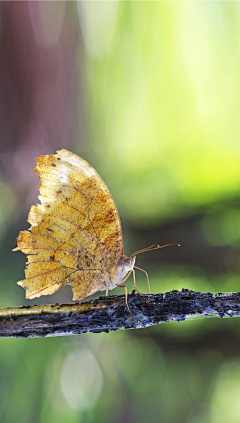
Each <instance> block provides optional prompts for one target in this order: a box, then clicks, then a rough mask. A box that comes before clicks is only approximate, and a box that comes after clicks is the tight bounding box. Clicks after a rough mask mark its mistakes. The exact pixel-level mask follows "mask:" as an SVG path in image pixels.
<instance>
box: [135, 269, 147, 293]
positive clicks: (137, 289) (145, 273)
mask: <svg viewBox="0 0 240 423" xmlns="http://www.w3.org/2000/svg"><path fill="white" fill-rule="evenodd" d="M134 267H135V269H138V270H141V272H144V273H145V275H146V278H147V283H148V289H149V294H150V295H151V288H150V282H149V278H148V274H147V272H146V270H143V269H140V267H137V266H134ZM133 281H134V276H133ZM133 283H134V286H135V287H136V283H135V282H133ZM136 288H137V287H136ZM137 291H138V289H137ZM138 292H139V291H138ZM139 294H140V292H139Z"/></svg>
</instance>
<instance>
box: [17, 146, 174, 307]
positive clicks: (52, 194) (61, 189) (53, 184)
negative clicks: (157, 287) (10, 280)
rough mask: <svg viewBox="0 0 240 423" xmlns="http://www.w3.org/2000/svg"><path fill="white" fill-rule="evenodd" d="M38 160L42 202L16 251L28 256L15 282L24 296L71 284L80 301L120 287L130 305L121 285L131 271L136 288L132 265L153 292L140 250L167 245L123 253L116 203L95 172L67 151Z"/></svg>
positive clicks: (42, 293) (34, 209) (37, 167)
mask: <svg viewBox="0 0 240 423" xmlns="http://www.w3.org/2000/svg"><path fill="white" fill-rule="evenodd" d="M36 161H37V166H36V168H35V169H34V170H35V171H36V172H37V174H38V175H39V178H40V181H41V182H40V186H39V191H40V194H41V195H40V196H39V197H38V198H39V200H40V204H37V205H36V206H34V205H33V206H32V207H31V209H30V212H29V215H28V222H29V223H30V224H31V227H30V229H29V230H25V231H21V232H20V234H19V236H18V239H17V245H18V246H17V248H15V249H14V250H13V251H18V250H21V251H22V252H23V253H25V254H27V259H28V261H27V267H26V270H25V279H24V280H21V281H19V282H17V283H18V284H19V285H20V286H22V287H23V288H25V289H26V298H29V299H31V298H35V297H40V296H41V295H50V294H53V293H54V292H56V291H57V290H59V289H60V288H62V287H63V286H64V285H66V284H70V285H71V288H72V292H73V300H76V301H79V302H80V301H82V300H83V299H84V298H85V297H87V296H89V295H92V294H94V293H95V292H98V291H103V290H106V291H107V292H108V290H110V289H113V288H115V287H117V286H122V287H124V288H125V298H126V305H127V307H128V309H129V306H128V303H127V286H126V285H122V284H123V282H124V281H125V280H126V279H127V278H128V276H129V275H130V274H131V273H132V272H133V276H134V285H135V288H136V289H137V287H136V282H135V273H134V268H137V269H139V270H142V271H143V272H144V273H145V274H146V276H147V281H148V287H149V292H151V291H150V284H149V279H148V275H147V272H145V270H143V269H140V268H138V267H136V266H135V261H136V254H139V253H141V252H144V251H150V250H154V249H158V248H163V247H164V246H160V245H158V244H154V245H151V246H150V247H148V248H145V249H142V250H139V251H136V252H135V253H134V254H132V255H131V256H129V257H128V256H125V255H124V254H123V243H122V229H121V222H120V218H119V214H118V211H117V207H116V205H115V202H114V200H113V197H112V195H111V193H110V191H109V189H108V187H107V186H106V184H105V182H104V181H103V180H102V178H101V177H100V176H99V175H98V173H97V172H96V170H95V169H94V168H93V167H92V166H90V164H88V163H87V162H86V161H85V160H83V159H82V158H81V157H79V156H77V155H76V154H73V153H71V152H70V151H67V150H65V149H62V150H60V151H57V153H56V154H55V155H52V154H48V155H44V156H40V157H38V158H37V159H36ZM168 245H172V244H168ZM173 245H178V244H173ZM129 311H130V309H129ZM130 313H131V311H130ZM131 314H132V313H131Z"/></svg>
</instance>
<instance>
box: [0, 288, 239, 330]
mask: <svg viewBox="0 0 240 423" xmlns="http://www.w3.org/2000/svg"><path fill="white" fill-rule="evenodd" d="M128 305H129V308H130V310H131V312H132V314H133V316H131V314H130V313H129V311H128V309H127V307H126V304H125V296H124V295H119V296H110V297H100V298H98V299H96V300H92V301H87V302H84V303H81V304H62V305H58V304H56V305H43V306H28V307H11V308H6V309H0V337H16V338H18V337H19V338H27V337H31V338H34V337H45V336H63V335H77V334H81V333H87V332H94V333H99V332H109V331H112V330H119V329H139V328H146V327H148V326H152V325H156V324H159V323H163V322H172V321H177V322H180V321H183V320H186V319H187V318H194V317H197V316H206V317H207V316H213V317H221V318H223V317H238V316H240V292H233V293H218V294H216V293H210V292H206V293H204V292H195V291H189V290H187V289H183V290H182V291H171V292H166V293H165V294H156V295H142V294H136V293H135V292H134V291H133V292H132V294H130V295H129V296H128Z"/></svg>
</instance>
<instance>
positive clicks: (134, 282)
mask: <svg viewBox="0 0 240 423" xmlns="http://www.w3.org/2000/svg"><path fill="white" fill-rule="evenodd" d="M132 272H133V285H134V286H135V288H136V291H137V292H138V294H141V292H139V290H138V288H137V285H136V275H135V270H134V269H133V270H132Z"/></svg>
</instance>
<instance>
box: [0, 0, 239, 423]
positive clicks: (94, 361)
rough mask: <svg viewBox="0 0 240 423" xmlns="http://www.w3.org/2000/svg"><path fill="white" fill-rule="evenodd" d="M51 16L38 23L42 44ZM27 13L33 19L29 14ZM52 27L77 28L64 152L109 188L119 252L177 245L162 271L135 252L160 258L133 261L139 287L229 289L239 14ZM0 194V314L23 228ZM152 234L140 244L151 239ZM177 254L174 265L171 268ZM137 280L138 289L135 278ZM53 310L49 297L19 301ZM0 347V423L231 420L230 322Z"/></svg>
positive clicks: (75, 12)
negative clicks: (120, 237) (73, 113)
mask: <svg viewBox="0 0 240 423" xmlns="http://www.w3.org/2000/svg"><path fill="white" fill-rule="evenodd" d="M57 5H58V3H56V4H55V5H54V3H53V6H51V15H50V17H51V19H50V21H49V20H47V21H46V22H48V23H49V22H50V24H48V25H47V26H46V25H45V26H44V31H45V34H46V33H49V34H48V35H49V37H50V36H51V40H52V42H53V41H54V40H55V35H56V34H55V35H54V7H56V8H57V7H58V6H57ZM64 10H65V9H64V6H63V5H61V10H60V12H61V13H59V15H58V17H57V18H56V31H58V32H57V33H58V35H59V31H60V30H61V28H62V26H61V25H62V21H63V18H64ZM41 13H42V14H41V16H42V19H44V13H45V12H44V7H43V9H42V11H41ZM52 14H53V15H52ZM66 16H67V18H68V19H74V18H76V16H77V17H78V18H79V28H80V29H81V37H82V43H83V45H81V46H80V47H79V62H80V65H79V85H81V90H80V94H79V103H82V109H81V110H84V112H83V113H84V119H83V117H82V116H81V119H82V121H84V122H85V125H86V128H85V132H84V131H83V132H82V133H81V134H80V135H79V134H78V139H79V141H78V142H76V143H75V148H73V150H74V152H76V153H78V154H79V155H80V156H82V157H84V158H85V159H87V160H88V161H89V162H90V163H91V164H92V165H93V166H94V167H95V168H96V169H97V171H98V172H99V174H100V175H101V176H102V177H103V179H104V180H105V181H106V183H107V185H108V186H109V188H110V190H111V192H112V194H113V197H114V199H115V201H116V204H117V206H118V209H119V212H120V216H121V218H122V220H123V223H124V225H123V226H124V235H125V236H124V245H125V247H127V249H130V246H132V247H133V248H136V249H139V248H142V247H144V246H145V245H137V243H136V245H135V242H134V241H132V239H131V234H132V233H133V231H134V230H136V231H138V232H137V235H136V240H137V241H138V240H139V239H140V235H141V233H142V232H141V231H143V229H145V230H146V229H149V228H152V229H153V231H156V235H155V237H156V236H158V234H159V233H160V234H161V232H157V231H158V230H160V231H161V228H163V227H164V225H165V227H167V232H168V233H171V237H173V236H174V237H177V239H176V238H175V239H172V240H171V239H170V240H169V241H173V242H176V241H177V242H180V243H183V245H182V247H181V251H182V252H181V251H180V252H179V251H178V250H180V249H175V250H174V252H171V254H172V257H173V261H172V262H170V260H168V257H170V256H164V254H165V252H163V253H161V252H157V253H149V254H150V255H151V254H153V255H154V254H155V256H154V257H161V254H163V256H162V257H167V258H166V262H164V261H163V260H162V259H160V258H159V259H158V258H156V260H155V262H154V264H151V265H149V264H148V261H147V260H151V259H150V258H146V259H145V260H146V265H145V266H142V267H144V268H145V269H146V270H147V271H149V277H150V282H151V287H152V291H153V292H161V291H162V292H164V291H168V290H172V289H182V288H183V287H184V288H189V289H194V290H199V291H208V290H210V291H213V290H215V291H234V290H239V270H240V266H239V243H240V224H239V222H240V207H239V193H240V184H239V182H240V143H239V139H240V125H239V111H240V96H239V84H240V82H239V70H240V69H239V68H240V54H239V52H240V41H239V40H240V36H239V35H240V34H239V32H240V29H239V28H240V27H239V21H240V4H239V3H238V2H119V3H118V2H79V3H76V4H75V3H72V15H71V14H68V15H66ZM60 18H61V19H60ZM48 19H49V16H48ZM63 28H64V25H63ZM36 31H37V28H36ZM62 36H63V37H64V36H66V34H64V33H63V34H62ZM20 54H21V53H20ZM56 101H59V99H56ZM60 101H61V100H60ZM79 119H80V117H79ZM62 147H67V146H65V145H62V144H61V143H59V145H58V148H59V149H60V148H62ZM43 154H45V151H43ZM0 196H1V204H0V237H1V238H0V241H1V251H2V252H1V257H0V281H1V299H0V306H1V307H7V306H14V305H17V304H26V303H27V302H26V300H24V291H23V290H22V289H21V288H20V287H18V286H17V285H16V284H15V282H16V281H17V280H19V279H22V277H23V269H24V263H25V258H24V257H23V255H21V254H20V253H19V254H15V255H13V254H12V253H11V252H10V250H11V249H12V248H13V247H14V242H15V238H16V236H17V234H18V231H19V230H20V229H25V228H27V227H28V226H29V225H28V224H26V223H23V221H24V222H25V220H26V216H24V217H23V218H22V219H23V220H22V223H21V225H20V224H19V222H17V219H16V215H17V209H18V207H20V206H21V205H20V204H17V199H16V198H15V197H14V194H13V191H12V189H11V188H10V187H9V185H8V184H7V181H6V180H3V179H2V180H1V181H0ZM194 216H197V219H198V220H196V222H195V221H194V222H195V223H194V224H193V225H192V226H190V224H189V222H188V220H187V219H188V218H191V217H194ZM174 222H179V223H178V225H179V227H180V228H182V227H183V224H184V222H187V223H186V225H185V228H186V229H184V230H183V229H182V232H181V230H179V231H178V232H176V233H175V232H174V230H173V229H172V228H173V226H171V225H173V223H174ZM24 225H25V226H24ZM159 228H160V229H159ZM174 228H175V227H174ZM192 228H194V229H192ZM131 231H132V232H131ZM171 231H173V232H171ZM151 236H152V238H151V241H152V242H151V243H154V242H161V239H160V240H159V239H153V234H152V235H151ZM166 236H167V235H166ZM169 236H170V235H169ZM146 239H147V237H146ZM136 240H135V241H136ZM183 240H185V245H184V242H183ZM193 240H194V242H195V244H194V242H193ZM146 242H147V241H146ZM187 248H189V250H187ZM194 249H195V250H194ZM192 250H194V254H195V256H197V255H198V256H199V262H198V261H197V259H196V257H195V256H194V254H193V255H190V253H191V252H192ZM205 251H207V252H205ZM129 252H130V251H129ZM131 252H132V251H131ZM203 252H205V256H207V257H205V256H204V260H205V261H206V263H205V262H204V264H205V267H204V266H203V265H201V261H200V259H201V258H202V256H203ZM209 252H210V253H211V254H210V253H209ZM157 254H158V255H157ZM166 254H170V252H169V253H166ZM179 254H182V257H183V259H184V260H182V262H179V261H178V263H176V262H175V260H176V261H177V257H179ZM220 254H221V256H220ZM218 256H219V257H220V258H219V261H216V260H217V258H218ZM148 257H149V256H148ZM152 257H153V256H152ZM188 257H190V259H189V261H187V258H188ZM213 257H214V259H216V260H215V262H217V263H218V269H217V271H216V270H215V269H213V265H212V259H213ZM193 258H194V260H193ZM141 260H144V259H142V258H141V257H139V258H138V263H140V265H141ZM157 260H158V261H157ZM160 260H162V261H161V262H160ZM219 263H220V264H219ZM221 266H222V267H221ZM139 273H140V274H139ZM128 284H129V290H131V289H132V281H129V283H128ZM137 284H138V288H139V289H140V291H143V292H146V290H147V284H146V280H145V279H144V275H141V272H138V274H137ZM116 293H121V294H122V291H121V290H119V291H118V290H116ZM68 300H70V290H69V291H68V290H67V288H66V289H65V288H64V289H63V290H61V291H59V293H57V294H55V295H54V296H52V297H50V298H49V297H44V298H40V299H37V300H34V301H33V302H32V303H35V304H42V303H45V302H49V303H55V302H67V301H68ZM27 304H29V302H28V303H27ZM0 344H1V348H0V394H1V395H0V397H1V401H0V419H1V422H4V423H5V422H6V423H10V422H11V423H12V422H18V423H21V422H24V423H32V422H40V423H42V422H44V423H55V422H56V423H75V422H79V423H80V422H84V423H86V422H95V421H97V422H100V423H101V422H104V423H107V422H112V421H114V422H119V423H120V422H125V423H127V422H138V423H139V422H146V421H148V422H149V423H155V422H159V421H161V422H162V423H170V422H171V423H175V422H176V423H181V422H186V423H222V422H226V421H228V422H229V423H235V422H238V421H239V419H240V417H239V415H240V408H239V392H240V380H239V375H240V356H239V321H238V320H237V319H236V320H226V321H225V320H224V321H223V320H216V319H206V320H194V321H189V322H184V323H179V324H178V323H172V324H167V325H160V326H158V327H152V328H149V329H147V330H141V331H128V332H118V333H110V334H101V335H97V334H89V335H81V336H79V337H69V338H59V339H34V340H31V339H29V340H24V339H19V340H11V339H9V340H8V339H1V340H0Z"/></svg>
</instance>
